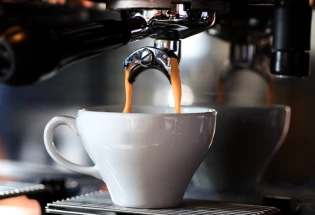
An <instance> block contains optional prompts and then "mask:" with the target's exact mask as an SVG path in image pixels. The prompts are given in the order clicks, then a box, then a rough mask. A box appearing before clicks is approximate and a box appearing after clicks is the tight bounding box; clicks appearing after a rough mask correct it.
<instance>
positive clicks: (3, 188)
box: [0, 182, 45, 199]
mask: <svg viewBox="0 0 315 215" xmlns="http://www.w3.org/2000/svg"><path fill="white" fill-rule="evenodd" d="M44 189H45V186H44V185H42V184H31V183H23V182H0V199H5V198H10V197H15V196H20V195H27V194H33V193H37V192H40V191H43V190H44Z"/></svg>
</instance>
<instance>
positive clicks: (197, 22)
mask: <svg viewBox="0 0 315 215" xmlns="http://www.w3.org/2000/svg"><path fill="white" fill-rule="evenodd" d="M184 7H185V6H184V5H183V4H176V5H175V6H174V7H169V8H168V10H157V9H153V10H147V9H139V10H133V9H131V10H124V11H122V12H121V13H122V17H124V18H127V19H130V18H135V17H139V18H140V17H141V18H143V19H144V20H146V22H147V25H143V26H142V27H141V28H142V29H141V30H140V34H141V35H146V37H148V36H150V37H152V38H157V39H168V40H179V39H185V38H187V37H190V36H193V35H195V34H198V33H200V32H203V31H205V30H207V29H209V28H210V27H211V26H213V25H214V24H215V21H216V12H213V11H207V10H206V9H204V10H202V11H199V10H198V11H196V10H193V9H189V10H188V9H186V10H185V8H184ZM133 34H136V35H138V34H139V33H138V32H134V33H133ZM143 38H145V36H143Z"/></svg>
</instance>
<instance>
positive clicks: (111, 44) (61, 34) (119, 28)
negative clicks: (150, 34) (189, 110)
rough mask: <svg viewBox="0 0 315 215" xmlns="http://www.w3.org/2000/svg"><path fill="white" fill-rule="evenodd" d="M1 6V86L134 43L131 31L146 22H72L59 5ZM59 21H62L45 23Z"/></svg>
mask: <svg viewBox="0 0 315 215" xmlns="http://www.w3.org/2000/svg"><path fill="white" fill-rule="evenodd" d="M0 6H2V9H3V16H1V15H0V82H2V83H5V84H7V85H14V86H19V85H29V84H33V83H35V82H38V81H39V80H42V79H45V78H46V77H50V75H54V73H55V72H56V71H58V70H60V69H61V68H63V67H65V66H67V65H69V64H71V63H74V62H76V61H79V60H82V59H85V58H87V57H91V56H95V55H97V54H99V53H102V52H103V51H106V50H110V49H114V48H117V47H120V46H122V45H125V44H127V43H128V42H130V41H131V40H132V39H133V38H132V35H131V32H132V31H133V30H134V29H138V28H139V27H143V26H142V25H143V24H144V23H143V20H141V19H138V18H137V19H135V20H133V19H131V20H122V19H112V18H110V19H107V20H101V19H100V20H96V21H94V20H93V21H90V20H88V21H83V22H81V23H80V22H78V23H70V22H69V17H70V14H71V13H70V12H71V10H69V9H68V8H67V9H64V8H63V7H61V6H59V7H57V6H56V7H53V6H49V7H42V6H38V5H31V4H25V6H23V5H21V4H10V3H7V4H3V3H0ZM65 7H66V6H65ZM17 8H20V9H21V13H18V12H16V11H17ZM45 10H46V14H44V13H43V11H45ZM36 12H37V13H40V14H36V15H34V13H36ZM83 12H84V11H83ZM32 13H33V14H32ZM49 14H51V15H49ZM58 14H59V16H58ZM79 14H82V11H81V12H79ZM52 16H55V17H56V18H54V17H52ZM67 16H69V17H67ZM57 17H65V19H64V20H57V21H56V22H51V21H50V20H49V18H52V19H57ZM74 19H75V18H74Z"/></svg>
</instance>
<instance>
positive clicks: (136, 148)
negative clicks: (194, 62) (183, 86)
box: [44, 106, 216, 208]
mask: <svg viewBox="0 0 315 215" xmlns="http://www.w3.org/2000/svg"><path fill="white" fill-rule="evenodd" d="M122 109H123V107H122V106H103V107H92V108H84V109H81V110H79V111H78V114H77V117H76V118H73V117H68V116H59V117H55V118H53V119H52V120H51V121H50V122H49V123H48V124H47V126H46V128H45V131H44V142H45V146H46V149H47V151H48V153H49V154H50V156H51V157H52V158H53V159H54V160H55V161H56V162H57V163H59V164H60V165H62V166H63V167H65V168H67V169H68V170H71V171H73V172H76V173H81V174H86V175H90V176H93V177H96V178H98V179H100V180H103V181H104V182H105V183H106V185H107V187H108V190H109V193H110V195H111V198H112V201H113V202H114V203H115V204H117V205H120V206H123V207H133V208H169V207H175V206H178V205H179V204H180V203H181V201H182V198H183V196H184V193H185V190H186V188H187V186H188V184H189V182H190V180H191V178H192V176H193V175H194V173H195V171H196V170H197V168H198V166H199V165H200V163H201V162H202V160H203V158H204V157H205V155H206V153H207V151H208V150H209V148H210V146H211V143H212V140H213V136H214V133H215V127H216V111H215V110H213V109H209V108H204V107H181V113H180V114H176V113H174V108H172V107H145V106H139V107H133V110H132V112H133V113H122V111H121V110H122ZM59 125H67V126H69V127H71V128H72V130H73V131H74V132H76V133H77V135H79V136H80V139H81V141H82V144H83V145H84V147H85V149H86V151H87V153H88V154H89V156H90V157H91V159H92V161H93V162H94V164H95V165H94V166H91V167H83V166H81V165H77V164H74V163H72V162H70V161H68V160H67V159H65V158H64V157H63V156H62V155H61V154H60V153H59V152H58V150H57V149H56V148H55V145H54V143H53V141H52V139H53V131H54V129H55V128H56V127H57V126H59Z"/></svg>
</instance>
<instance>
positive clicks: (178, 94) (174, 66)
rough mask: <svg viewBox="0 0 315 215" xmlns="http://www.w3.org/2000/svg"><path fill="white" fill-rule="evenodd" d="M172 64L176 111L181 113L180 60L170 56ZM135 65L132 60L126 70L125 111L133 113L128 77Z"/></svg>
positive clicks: (171, 74) (130, 85) (130, 86)
mask: <svg viewBox="0 0 315 215" xmlns="http://www.w3.org/2000/svg"><path fill="white" fill-rule="evenodd" d="M170 64H171V72H170V76H171V83H172V90H173V97H174V101H175V113H177V114H179V113H181V100H182V85H181V80H180V75H179V62H178V60H177V59H176V58H170ZM133 66H134V62H132V63H131V64H130V65H129V67H128V68H127V69H126V71H125V90H126V102H125V108H124V110H123V113H132V108H131V102H132V84H130V83H129V81H128V78H129V74H130V70H131V69H132V67H133Z"/></svg>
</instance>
